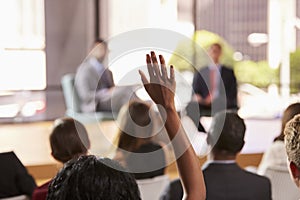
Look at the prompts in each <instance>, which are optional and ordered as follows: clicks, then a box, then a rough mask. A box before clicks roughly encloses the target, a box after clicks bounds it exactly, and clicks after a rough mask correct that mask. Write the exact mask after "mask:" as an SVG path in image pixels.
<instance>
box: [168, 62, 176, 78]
mask: <svg viewBox="0 0 300 200" xmlns="http://www.w3.org/2000/svg"><path fill="white" fill-rule="evenodd" d="M169 80H170V81H171V82H174V81H175V72H174V67H173V65H171V67H170V79H169Z"/></svg>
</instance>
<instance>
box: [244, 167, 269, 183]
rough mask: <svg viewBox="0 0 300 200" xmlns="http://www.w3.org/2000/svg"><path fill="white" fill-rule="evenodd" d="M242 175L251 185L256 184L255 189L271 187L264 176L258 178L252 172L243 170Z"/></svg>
mask: <svg viewBox="0 0 300 200" xmlns="http://www.w3.org/2000/svg"><path fill="white" fill-rule="evenodd" d="M244 173H245V174H246V176H247V178H248V180H249V181H250V182H251V183H253V184H256V186H257V187H260V186H265V187H270V186H271V183H270V180H269V179H268V178H267V177H265V176H260V175H258V174H254V173H252V172H248V171H246V170H244Z"/></svg>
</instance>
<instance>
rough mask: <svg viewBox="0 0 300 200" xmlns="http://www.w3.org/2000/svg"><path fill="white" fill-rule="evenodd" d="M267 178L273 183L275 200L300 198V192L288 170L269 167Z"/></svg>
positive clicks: (266, 173) (273, 197)
mask: <svg viewBox="0 0 300 200" xmlns="http://www.w3.org/2000/svg"><path fill="white" fill-rule="evenodd" d="M265 176H266V177H268V178H269V179H270V181H271V186H272V199H273V200H281V199H299V198H300V191H299V189H298V188H297V186H296V185H295V183H294V182H293V180H292V179H291V176H290V173H289V171H288V169H287V168H283V167H268V168H267V170H266V172H265Z"/></svg>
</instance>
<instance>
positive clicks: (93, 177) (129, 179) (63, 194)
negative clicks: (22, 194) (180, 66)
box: [47, 155, 140, 200]
mask: <svg viewBox="0 0 300 200" xmlns="http://www.w3.org/2000/svg"><path fill="white" fill-rule="evenodd" d="M124 171H125V169H124V168H123V167H121V166H120V165H119V164H118V163H117V162H116V161H113V160H110V159H108V158H100V159H99V158H96V157H95V156H93V155H90V156H82V157H80V158H79V159H77V160H71V161H69V162H68V163H66V164H65V166H64V168H63V169H62V170H61V171H60V172H59V173H58V174H57V175H56V177H55V178H54V180H53V181H52V183H51V184H50V186H49V192H48V195H47V199H48V200H67V199H72V200H81V199H88V200H97V199H105V200H115V199H119V200H127V199H131V200H140V197H139V190H138V187H137V184H136V182H135V180H134V177H133V176H132V175H130V174H129V173H127V172H124Z"/></svg>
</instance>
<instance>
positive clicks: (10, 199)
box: [0, 195, 29, 200]
mask: <svg viewBox="0 0 300 200" xmlns="http://www.w3.org/2000/svg"><path fill="white" fill-rule="evenodd" d="M0 200H29V197H28V196H26V195H20V196H14V197H8V198H2V199H0Z"/></svg>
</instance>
